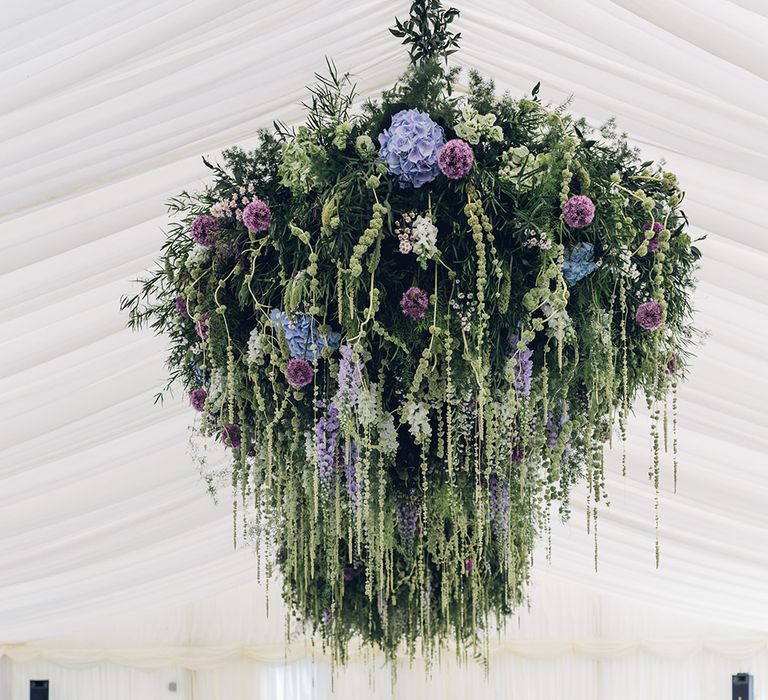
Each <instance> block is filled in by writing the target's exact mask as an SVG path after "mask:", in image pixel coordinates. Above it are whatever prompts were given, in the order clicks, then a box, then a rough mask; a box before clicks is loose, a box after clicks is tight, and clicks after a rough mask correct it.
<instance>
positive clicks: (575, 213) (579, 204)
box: [563, 194, 595, 228]
mask: <svg viewBox="0 0 768 700" xmlns="http://www.w3.org/2000/svg"><path fill="white" fill-rule="evenodd" d="M594 218H595V204H594V202H593V201H592V200H591V199H590V198H589V197H586V196H585V195H583V194H577V195H574V196H573V197H571V198H570V199H569V200H568V201H567V202H566V203H565V204H564V205H563V221H565V223H566V224H568V226H570V227H571V228H584V227H585V226H589V225H590V224H591V223H592V220H593V219H594Z"/></svg>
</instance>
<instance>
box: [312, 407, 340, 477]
mask: <svg viewBox="0 0 768 700" xmlns="http://www.w3.org/2000/svg"><path fill="white" fill-rule="evenodd" d="M339 425H340V423H339V411H338V409H337V408H336V406H335V405H334V404H332V403H331V404H329V405H328V410H327V411H326V414H325V415H324V416H321V417H320V418H318V420H317V423H315V450H316V451H317V470H318V473H319V475H320V482H321V483H322V484H323V485H324V486H325V487H326V488H330V487H331V486H332V484H333V478H334V472H335V470H336V448H337V447H338V444H339Z"/></svg>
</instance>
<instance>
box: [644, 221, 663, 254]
mask: <svg viewBox="0 0 768 700" xmlns="http://www.w3.org/2000/svg"><path fill="white" fill-rule="evenodd" d="M651 226H653V237H652V238H649V239H648V252H649V253H656V252H658V250H659V234H660V233H661V231H662V229H663V228H664V227H663V226H662V225H661V223H660V222H658V221H654V222H653V223H651V222H650V221H648V222H646V223H644V224H643V233H645V232H646V231H650V230H651Z"/></svg>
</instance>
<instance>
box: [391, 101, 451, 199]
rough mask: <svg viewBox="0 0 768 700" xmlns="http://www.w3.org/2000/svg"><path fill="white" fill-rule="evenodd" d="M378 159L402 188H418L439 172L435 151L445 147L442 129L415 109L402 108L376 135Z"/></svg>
mask: <svg viewBox="0 0 768 700" xmlns="http://www.w3.org/2000/svg"><path fill="white" fill-rule="evenodd" d="M379 145H380V146H381V148H380V149H379V157H380V158H381V159H382V160H383V161H384V162H385V163H386V164H387V167H388V168H389V172H390V173H391V174H392V175H395V176H396V177H397V179H398V181H399V182H400V185H401V186H402V187H421V186H422V185H426V184H427V183H428V182H432V180H434V179H435V178H436V177H437V175H438V173H439V172H440V170H439V168H438V165H437V152H438V151H439V150H440V149H441V148H442V147H443V146H444V145H445V132H444V131H443V128H442V127H441V126H440V125H439V124H436V123H435V122H433V121H432V119H430V117H429V115H428V114H425V113H424V112H420V111H419V110H418V109H404V110H402V111H401V112H398V113H397V114H395V115H394V116H393V117H392V123H391V124H390V126H389V129H384V131H382V132H381V133H380V134H379Z"/></svg>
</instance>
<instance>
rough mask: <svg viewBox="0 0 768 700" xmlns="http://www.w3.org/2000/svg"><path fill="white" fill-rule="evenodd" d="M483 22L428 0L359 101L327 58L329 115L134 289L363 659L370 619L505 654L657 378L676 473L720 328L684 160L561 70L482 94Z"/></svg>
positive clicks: (291, 565) (398, 630)
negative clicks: (615, 435)
mask: <svg viewBox="0 0 768 700" xmlns="http://www.w3.org/2000/svg"><path fill="white" fill-rule="evenodd" d="M457 15H458V12H457V11H455V10H453V9H449V10H443V9H442V8H441V7H440V4H439V2H437V0H429V2H426V3H423V2H417V3H414V6H413V8H412V10H411V16H410V18H409V19H408V20H406V21H404V22H401V21H398V22H397V24H396V26H395V28H394V29H393V30H392V32H393V33H394V34H395V35H396V36H398V37H400V38H402V39H403V43H404V44H405V45H407V46H408V47H409V51H410V54H411V59H412V64H411V67H410V68H409V70H408V72H407V73H406V75H405V76H404V77H403V78H402V79H401V80H400V81H399V82H398V83H397V85H396V86H395V87H394V88H392V89H391V90H389V91H387V92H385V93H384V95H383V97H382V98H381V100H379V101H369V102H367V103H365V105H364V106H363V108H362V111H361V112H359V113H353V111H352V105H353V90H352V87H351V86H350V84H349V80H348V78H347V76H339V74H338V73H337V72H336V70H335V68H334V67H333V65H332V64H330V63H329V76H319V80H320V82H319V85H318V86H317V87H315V88H313V89H312V99H311V102H310V103H309V113H308V118H307V123H306V124H304V125H302V126H300V127H299V128H298V129H296V130H295V131H292V130H289V129H287V128H285V127H283V126H282V125H279V124H278V126H277V128H276V130H275V131H272V132H268V131H264V132H262V133H261V142H260V146H259V147H258V148H257V149H256V150H255V151H253V152H251V153H246V152H243V151H241V150H239V149H231V150H229V151H226V152H225V153H224V156H223V158H224V164H223V165H211V164H208V163H207V161H206V164H207V165H209V167H210V168H211V170H212V175H213V178H212V183H211V184H210V185H209V186H208V187H207V188H206V189H204V190H203V191H201V192H196V193H186V192H185V193H182V194H181V195H180V196H179V197H177V198H175V199H173V200H172V201H171V203H170V208H171V211H172V213H173V215H174V216H175V221H174V222H173V223H172V224H171V226H170V230H169V234H168V238H167V241H166V243H165V245H164V247H163V250H162V258H161V264H160V265H159V267H158V268H157V270H155V271H154V272H153V273H151V274H150V275H149V277H148V278H147V279H146V280H144V284H143V286H142V288H141V290H140V291H139V292H138V293H137V294H136V295H134V296H131V297H127V298H125V299H124V302H123V303H124V307H125V308H127V309H128V310H129V312H130V322H131V324H132V325H133V326H141V325H144V324H148V325H151V327H152V328H154V329H155V330H156V331H158V332H161V333H163V334H165V335H166V336H168V338H169V340H170V346H171V349H170V355H169V358H168V366H169V368H170V381H169V387H170V386H171V385H172V384H178V385H182V386H184V387H185V388H186V391H187V392H188V393H189V401H190V403H191V406H192V407H193V408H194V409H195V411H196V412H197V413H196V414H195V415H197V416H199V420H198V423H197V428H198V430H199V432H200V433H202V434H203V435H206V436H210V437H211V438H212V439H217V440H220V441H221V442H222V443H223V444H224V445H225V446H226V447H227V448H228V449H229V450H230V451H231V455H232V462H231V469H230V472H229V477H230V479H231V483H232V486H233V488H234V489H235V492H236V494H237V499H236V504H237V503H238V501H239V505H236V508H239V510H240V515H241V516H242V517H243V518H244V520H245V526H244V527H245V533H246V535H247V536H249V537H251V538H252V539H253V540H254V541H255V543H256V545H257V546H260V544H261V543H262V542H267V543H268V544H269V545H270V546H269V548H268V551H267V552H266V553H264V555H265V556H266V557H267V562H268V565H267V569H268V572H271V570H272V567H274V566H275V565H276V566H277V567H278V568H279V571H280V573H281V574H282V581H283V595H284V597H285V599H286V601H287V602H288V603H289V605H290V607H291V609H292V610H293V612H294V613H295V615H296V616H297V617H298V618H299V620H300V621H301V622H302V623H303V624H304V626H305V627H308V628H309V629H310V630H312V631H314V632H315V633H317V634H318V635H320V636H321V637H322V639H323V640H324V642H325V643H327V644H328V645H329V646H330V647H331V649H332V650H333V651H334V656H335V658H337V659H340V660H342V661H343V660H344V658H345V654H346V650H347V646H348V642H349V641H350V640H351V639H353V638H355V637H357V638H360V639H362V641H363V642H364V643H368V644H370V645H372V646H375V647H379V648H381V649H383V650H384V651H385V652H386V653H387V654H388V655H389V656H390V657H394V655H395V653H396V652H397V650H398V649H399V648H402V647H401V645H404V646H405V648H407V650H408V651H409V652H411V653H415V652H416V649H417V641H418V642H419V645H418V646H419V647H420V649H421V651H422V652H423V653H425V654H426V655H428V656H429V655H432V654H434V653H435V652H436V651H437V650H438V649H439V647H440V646H441V645H442V644H443V643H444V642H446V641H447V640H449V639H453V640H455V641H456V642H457V643H458V646H459V648H460V649H467V648H468V647H473V648H474V649H475V650H477V649H480V652H479V653H481V654H482V648H483V644H482V642H483V633H484V631H485V630H487V627H488V624H489V622H490V621H491V620H492V619H494V620H497V621H500V622H501V621H503V620H504V618H505V616H506V615H507V614H508V613H510V612H511V611H512V610H513V609H514V608H515V607H516V606H517V605H519V603H520V602H521V601H522V599H523V596H524V592H525V584H526V582H527V581H528V578H529V563H530V559H531V552H532V547H533V545H534V542H535V539H536V537H537V536H538V535H539V534H540V533H541V532H542V531H545V530H546V528H547V527H548V523H549V517H550V515H549V514H550V507H551V506H552V505H553V504H554V505H555V506H557V507H558V508H559V512H560V515H561V516H562V517H567V516H568V513H569V494H570V491H571V489H572V487H573V486H574V485H575V484H577V483H579V482H581V481H586V485H587V488H588V490H589V494H590V501H589V503H590V505H589V512H590V518H591V522H592V526H593V527H594V526H596V521H595V519H596V518H597V513H598V511H597V504H598V503H600V502H601V501H603V500H604V498H605V488H604V478H603V475H604V458H603V447H604V445H605V443H606V442H607V441H608V440H609V438H610V436H611V433H612V431H613V430H614V428H615V427H616V428H617V429H618V431H619V433H620V434H621V436H622V437H624V436H625V426H626V421H627V416H628V414H629V411H630V409H631V406H632V404H633V402H634V401H635V399H636V398H638V396H639V395H641V394H642V395H644V396H645V398H646V401H647V402H648V406H649V407H650V415H651V434H652V438H653V445H654V449H653V453H652V454H651V456H650V459H651V461H652V465H651V469H650V473H651V477H652V479H653V481H654V482H655V486H656V488H657V489H658V483H659V482H658V479H659V468H660V466H659V465H660V456H659V452H660V449H661V444H662V443H663V444H666V410H667V408H666V407H667V401H668V397H670V396H671V397H672V406H673V409H674V407H675V398H674V397H675V388H676V386H677V383H678V381H679V380H680V379H681V378H682V377H683V376H684V373H685V368H686V365H687V360H688V356H689V347H690V344H691V342H692V340H693V339H694V331H693V329H692V328H691V325H690V324H691V314H692V311H691V303H690V298H691V290H692V288H693V285H694V270H695V267H696V262H697V259H698V257H699V251H698V250H697V249H696V248H695V247H693V246H692V243H691V239H690V237H689V235H688V234H687V233H686V224H687V221H686V219H685V215H684V213H683V212H682V211H681V210H680V204H681V202H682V198H683V193H682V192H681V190H680V188H679V187H678V184H677V180H676V178H675V176H674V175H673V174H671V173H669V172H665V171H663V170H662V169H661V168H660V167H658V166H654V164H653V163H651V162H645V163H640V162H638V158H637V155H636V153H635V152H633V151H632V150H631V149H630V148H629V147H628V146H627V144H626V141H625V140H624V138H622V137H621V136H618V135H617V134H616V132H615V130H614V128H613V126H612V125H611V124H609V125H607V126H606V127H604V128H603V129H602V130H601V131H600V132H599V133H597V134H595V135H594V136H592V132H591V130H590V129H588V127H587V125H586V124H585V123H584V122H583V121H579V120H575V119H574V118H572V117H571V116H569V115H568V114H567V113H566V112H565V110H564V109H563V108H550V107H547V106H546V105H544V104H542V102H541V101H540V99H539V97H538V86H537V87H536V88H534V90H533V92H532V94H531V96H530V97H526V98H522V99H512V98H510V97H501V98H500V97H497V96H496V95H495V92H494V86H493V84H492V83H490V82H487V81H485V80H483V79H482V78H481V77H480V76H479V75H477V74H475V73H471V74H470V75H469V92H468V95H467V96H466V97H462V98H456V97H455V96H454V95H453V94H452V91H451V86H452V84H453V83H454V81H455V80H456V78H457V71H456V70H455V69H450V68H448V67H447V56H448V55H449V54H450V53H452V52H453V51H454V50H455V48H456V45H457V39H458V35H456V34H454V33H452V32H451V31H450V27H449V25H450V23H451V22H452V21H453V20H454V19H455V17H456V16H457ZM443 59H446V60H445V61H444V60H443ZM662 414H663V416H664V419H663V424H664V426H665V428H664V432H663V435H664V437H663V438H662V436H661V428H660V424H661V423H662ZM673 424H676V420H673ZM674 446H676V440H674V439H673V447H674ZM675 465H676V459H675ZM235 517H236V522H240V517H239V516H238V513H237V512H236V514H235ZM262 551H263V550H262Z"/></svg>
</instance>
